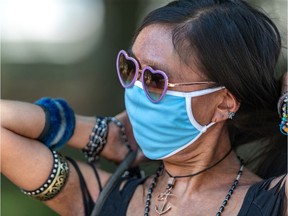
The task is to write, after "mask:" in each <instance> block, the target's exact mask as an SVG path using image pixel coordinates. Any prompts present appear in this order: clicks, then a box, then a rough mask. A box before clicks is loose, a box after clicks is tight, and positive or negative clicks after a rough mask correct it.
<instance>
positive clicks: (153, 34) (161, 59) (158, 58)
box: [132, 24, 181, 78]
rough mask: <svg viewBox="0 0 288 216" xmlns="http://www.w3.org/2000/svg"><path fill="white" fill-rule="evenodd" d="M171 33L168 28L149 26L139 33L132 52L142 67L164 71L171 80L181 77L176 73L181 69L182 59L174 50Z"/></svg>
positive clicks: (155, 25) (156, 25)
mask: <svg viewBox="0 0 288 216" xmlns="http://www.w3.org/2000/svg"><path fill="white" fill-rule="evenodd" d="M171 32H172V31H171V29H169V28H168V27H167V26H163V25H158V24H154V25H150V26H147V27H145V28H144V29H143V30H142V31H141V32H140V33H139V35H138V36H137V38H136V40H135V42H134V44H133V46H132V52H133V54H134V55H135V56H136V58H137V59H138V60H139V62H140V64H141V65H142V66H146V65H149V66H152V67H156V69H159V70H163V71H165V72H166V73H167V75H168V76H169V78H171V77H175V76H176V75H177V76H179V75H180V74H178V73H175V72H176V71H179V69H180V68H179V66H180V65H179V63H180V59H179V56H178V55H177V54H176V52H175V50H174V47H173V44H172V34H171ZM171 61H172V62H171ZM177 66H178V68H177ZM180 67H181V66H180Z"/></svg>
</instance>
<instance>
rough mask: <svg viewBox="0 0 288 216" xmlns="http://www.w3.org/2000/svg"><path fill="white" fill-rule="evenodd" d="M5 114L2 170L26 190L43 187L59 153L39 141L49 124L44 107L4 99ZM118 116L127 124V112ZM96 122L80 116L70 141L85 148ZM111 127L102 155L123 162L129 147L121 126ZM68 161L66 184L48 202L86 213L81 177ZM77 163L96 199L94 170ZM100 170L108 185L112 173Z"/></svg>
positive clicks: (68, 211) (63, 211) (65, 212)
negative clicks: (124, 139)
mask: <svg viewBox="0 0 288 216" xmlns="http://www.w3.org/2000/svg"><path fill="white" fill-rule="evenodd" d="M1 116H2V121H1V138H2V140H1V148H2V153H1V154H2V155H1V158H2V167H1V168H2V170H1V172H2V173H3V174H4V175H5V176H6V177H7V178H8V179H10V180H11V181H12V182H13V183H14V184H16V185H17V186H19V187H20V188H22V189H24V190H25V191H35V190H36V189H37V188H41V186H43V184H45V182H47V179H48V180H49V176H50V175H51V173H52V170H53V169H52V166H53V165H55V155H54V156H53V153H52V152H51V150H50V149H49V148H47V147H46V146H45V145H44V144H43V143H41V142H40V141H38V140H37V138H38V137H39V135H40V134H41V133H42V131H43V128H44V127H45V113H44V111H43V109H42V108H41V107H39V106H38V105H34V104H29V103H25V102H18V101H6V100H2V102H1ZM118 117H119V118H120V119H121V120H123V121H124V122H123V123H124V124H126V123H125V119H127V118H126V117H125V113H122V114H121V115H119V116H118ZM94 124H95V118H94V117H83V116H76V117H75V130H74V134H73V135H72V137H71V138H70V139H69V141H68V144H69V145H70V146H71V147H75V148H79V149H82V148H83V147H85V145H86V144H87V142H88V140H89V135H90V133H91V131H92V128H93V126H94ZM109 127H110V129H109V131H110V132H109V133H108V137H107V140H108V142H107V145H106V146H105V148H104V150H103V152H102V154H103V156H105V157H106V158H110V159H112V160H115V161H120V160H121V159H123V158H124V157H125V155H126V154H127V152H128V149H127V148H126V147H125V146H124V147H123V146H121V140H119V128H118V127H117V126H115V125H114V124H110V125H109ZM117 149H118V150H117ZM115 152H118V154H115ZM59 157H60V156H59ZM64 160H65V158H64ZM65 161H66V160H65ZM57 163H58V162H57ZM65 163H68V165H69V173H68V172H67V173H68V174H67V178H66V180H65V179H64V180H65V181H66V183H65V185H64V186H63V187H62V188H61V191H60V192H59V194H57V195H56V196H55V197H54V198H52V199H50V200H48V201H44V202H45V203H46V204H47V205H48V206H50V207H51V208H52V209H53V210H55V211H56V212H58V213H59V214H61V215H84V208H83V202H82V194H81V189H80V182H79V177H78V175H77V173H76V171H75V169H74V167H73V166H72V165H71V164H70V162H67V161H66V162H65ZM77 163H78V165H79V167H80V170H81V172H82V173H83V176H84V178H85V181H86V183H87V187H88V190H89V191H90V192H91V195H92V198H93V200H94V201H95V200H96V199H97V197H98V195H99V188H98V184H97V182H96V181H97V180H96V178H95V175H94V172H93V170H92V169H91V167H90V166H89V165H87V164H86V163H81V162H77ZM63 170H65V164H64V165H63V167H62V171H63ZM98 173H99V176H100V179H101V183H102V185H105V183H106V181H107V179H108V178H109V176H110V174H108V173H106V172H104V171H102V170H99V169H98ZM44 189H45V188H44Z"/></svg>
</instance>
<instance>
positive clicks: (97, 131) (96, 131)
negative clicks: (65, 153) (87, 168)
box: [82, 117, 132, 163]
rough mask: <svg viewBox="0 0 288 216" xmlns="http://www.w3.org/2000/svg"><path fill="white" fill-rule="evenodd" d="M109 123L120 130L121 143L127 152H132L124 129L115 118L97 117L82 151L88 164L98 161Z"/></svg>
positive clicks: (105, 140)
mask: <svg viewBox="0 0 288 216" xmlns="http://www.w3.org/2000/svg"><path fill="white" fill-rule="evenodd" d="M110 122H113V123H114V124H115V125H116V126H118V127H119V128H120V134H121V139H122V141H123V142H124V144H125V146H126V147H127V148H128V149H129V151H131V150H132V148H131V146H130V145H129V143H128V139H127V136H126V133H125V128H124V126H123V124H122V123H121V122H120V121H119V120H118V119H117V118H115V117H97V118H96V123H95V126H94V127H93V129H92V132H91V134H90V137H89V142H88V143H87V145H86V146H85V148H83V149H82V152H83V153H84V155H85V157H86V158H87V160H88V162H89V163H91V162H95V161H97V160H99V157H100V154H101V152H102V151H103V149H104V146H105V144H106V142H107V135H108V125H109V123H110Z"/></svg>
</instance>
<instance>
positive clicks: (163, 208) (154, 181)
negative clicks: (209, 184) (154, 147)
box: [144, 149, 244, 216]
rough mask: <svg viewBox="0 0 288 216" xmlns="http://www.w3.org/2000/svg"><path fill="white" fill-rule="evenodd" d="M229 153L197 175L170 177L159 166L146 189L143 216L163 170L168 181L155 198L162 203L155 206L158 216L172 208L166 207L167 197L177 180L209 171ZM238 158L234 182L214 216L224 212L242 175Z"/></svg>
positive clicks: (148, 208) (148, 207)
mask: <svg viewBox="0 0 288 216" xmlns="http://www.w3.org/2000/svg"><path fill="white" fill-rule="evenodd" d="M230 152H231V149H230V151H229V152H228V153H227V154H226V155H225V156H224V157H223V158H221V159H220V160H219V161H218V162H216V163H215V164H213V165H212V166H210V167H208V168H206V169H204V170H201V171H199V172H197V173H194V174H190V175H186V176H172V175H170V173H168V172H167V170H165V169H164V165H163V164H161V165H160V167H159V168H158V170H157V171H156V174H155V175H154V177H153V178H152V182H151V184H150V185H149V188H148V193H147V197H146V205H145V212H144V216H149V211H150V204H151V198H152V192H153V189H154V188H155V187H156V184H157V180H158V177H159V176H160V175H161V173H162V172H163V170H165V171H166V173H167V174H168V175H169V180H168V183H167V187H166V188H165V191H164V192H163V193H161V194H160V195H158V197H157V200H158V201H162V202H163V204H162V206H161V207H159V206H157V205H156V206H155V211H156V212H157V214H159V215H162V214H165V213H167V212H168V211H170V210H171V208H172V207H171V206H169V205H168V198H169V196H173V194H172V189H173V187H174V185H175V181H176V179H177V178H186V177H192V176H196V175H199V174H200V173H202V172H205V171H207V170H208V169H211V168H212V167H214V166H216V165H217V164H219V163H220V162H221V161H223V160H224V159H225V158H226V157H227V156H228V155H229V154H230ZM238 158H239V160H240V169H239V172H238V174H237V177H236V179H235V181H234V182H233V184H232V186H231V188H230V190H229V191H228V193H227V195H226V197H225V199H224V201H223V202H222V204H221V206H220V208H219V210H218V212H217V213H216V216H220V215H221V213H222V212H223V211H224V207H225V206H226V205H227V203H228V201H229V199H230V198H231V196H232V194H233V191H234V190H235V188H236V187H237V185H238V182H239V179H240V177H241V175H242V173H243V168H244V161H243V160H242V159H241V158H240V157H238Z"/></svg>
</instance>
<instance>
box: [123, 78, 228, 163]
mask: <svg viewBox="0 0 288 216" xmlns="http://www.w3.org/2000/svg"><path fill="white" fill-rule="evenodd" d="M222 88H223V87H217V88H210V89H204V90H199V91H194V92H178V91H167V93H166V95H165V97H164V98H163V99H162V100H161V101H160V102H159V103H152V102H151V101H150V100H149V99H148V98H147V96H146V94H145V92H144V90H143V88H142V85H141V82H139V81H136V82H135V84H134V86H133V87H131V88H126V89H125V105H126V110H127V113H128V116H129V119H130V122H131V124H132V128H133V133H134V136H135V139H136V141H137V143H138V145H139V146H140V148H141V150H142V151H143V153H144V155H145V156H146V157H147V158H150V159H152V160H157V159H164V158H167V157H170V156H172V155H174V154H176V153H177V152H179V151H181V150H183V149H184V148H186V147H188V146H189V145H191V144H192V143H194V142H195V141H196V140H197V139H198V138H199V137H200V136H201V135H202V134H203V133H204V132H206V130H207V128H209V127H210V126H212V125H213V124H214V122H211V123H210V124H208V125H205V126H202V125H200V124H198V123H197V121H196V120H195V118H194V116H193V114H192V108H191V107H192V106H191V103H192V99H193V97H197V96H201V95H205V94H209V93H212V92H215V91H218V90H220V89H222Z"/></svg>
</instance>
